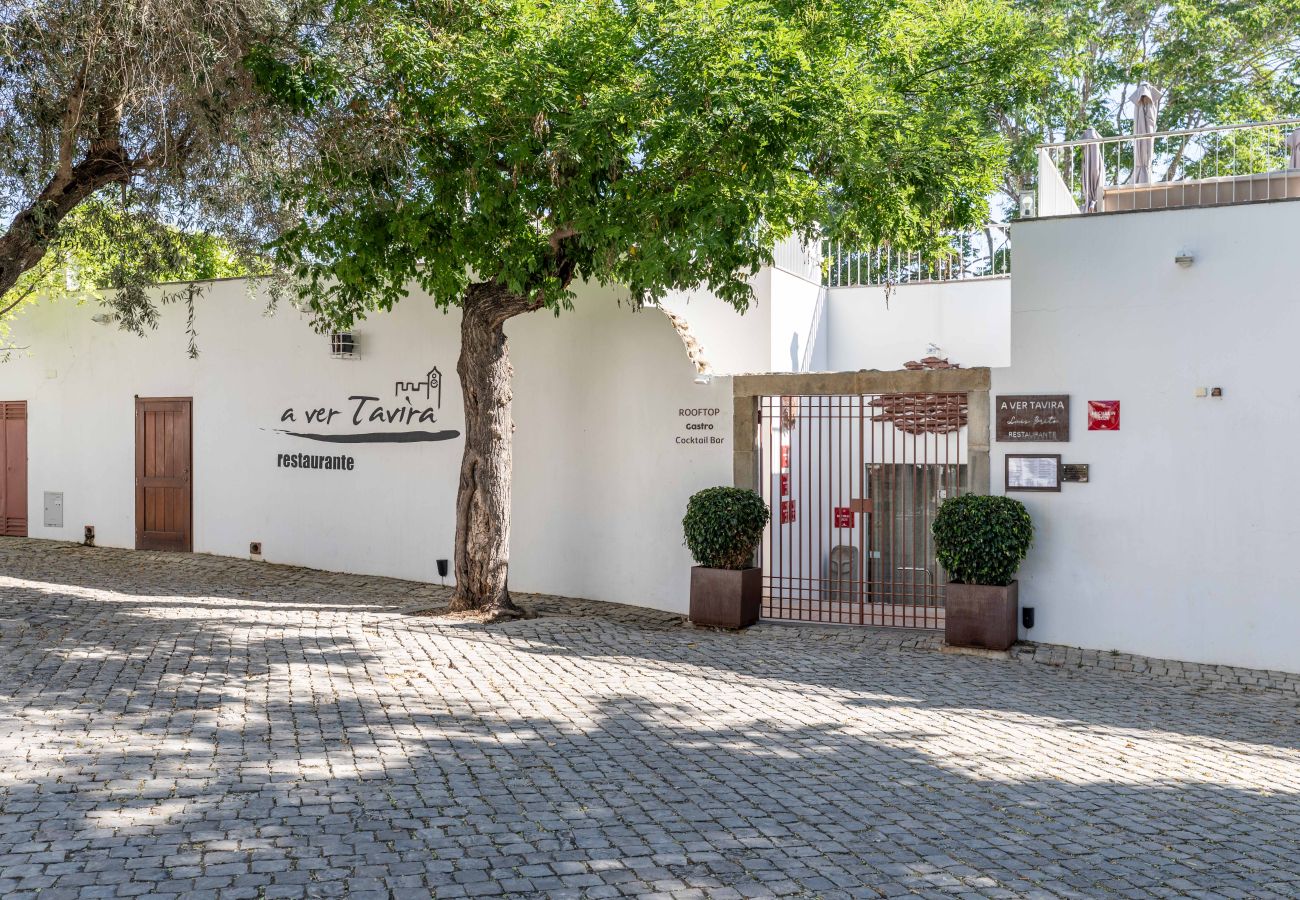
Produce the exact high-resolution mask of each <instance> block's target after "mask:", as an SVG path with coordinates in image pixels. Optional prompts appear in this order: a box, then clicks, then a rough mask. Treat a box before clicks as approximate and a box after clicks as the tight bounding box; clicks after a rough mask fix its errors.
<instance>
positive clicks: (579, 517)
mask: <svg viewBox="0 0 1300 900" xmlns="http://www.w3.org/2000/svg"><path fill="white" fill-rule="evenodd" d="M714 302H715V303H717V301H716V300H715V301H714ZM199 303H200V305H199V311H198V320H197V327H198V331H199V347H200V350H201V355H200V357H199V358H198V359H197V360H189V359H187V358H186V356H185V340H184V336H183V330H182V324H183V315H182V313H181V310H179V309H175V308H170V309H168V310H167V311H166V312H165V313H164V315H163V322H162V325H161V327H160V328H159V330H158V331H157V332H156V333H153V334H151V335H149V336H148V337H147V338H144V339H141V338H137V337H134V336H132V335H129V334H125V333H123V332H121V331H119V330H118V329H117V328H116V327H115V326H113V325H101V324H96V323H94V322H92V321H91V319H90V317H91V315H92V314H93V313H95V312H98V311H99V309H98V307H96V306H93V305H84V306H75V305H73V304H71V303H68V302H63V303H46V304H42V305H38V306H36V307H33V308H31V309H29V310H28V311H26V312H24V313H23V314H22V315H21V316H20V317H19V319H18V320H17V321H16V322H15V323H14V335H13V337H14V340H15V343H18V344H29V345H30V346H31V348H32V349H31V351H30V352H29V353H28V354H27V355H25V356H21V357H18V358H16V359H15V360H13V361H11V362H10V363H8V364H5V365H0V398H3V399H5V400H27V401H28V404H29V408H28V415H29V436H28V457H29V493H30V498H31V499H30V508H29V534H30V535H31V536H33V537H45V538H58V539H62V540H80V539H81V537H82V528H83V526H84V525H87V524H93V525H95V527H96V532H97V541H98V543H99V544H101V545H103V546H116V547H132V546H134V542H135V531H134V528H135V526H134V522H135V518H134V516H135V497H134V444H135V436H134V397H135V395H137V394H138V395H140V396H143V397H149V396H190V397H193V398H194V400H193V414H194V423H193V430H194V448H193V455H194V549H195V550H196V551H198V552H207V553H217V554H224V555H230V556H245V555H247V553H248V545H249V542H250V541H261V542H262V543H263V553H264V556H265V558H266V559H267V560H268V561H272V562H283V563H294V564H300V565H307V566H315V567H320V568H325V569H331V570H341V571H349V572H359V573H375V574H386V575H395V576H399V577H406V578H414V579H420V580H426V581H437V580H438V578H437V574H436V564H435V560H437V559H438V558H445V559H450V558H451V555H452V538H453V534H454V504H453V498H454V495H455V489H456V482H457V475H458V468H459V461H460V454H461V449H462V446H463V444H462V440H461V439H460V438H457V439H455V440H449V441H445V442H438V443H413V444H353V445H347V444H322V443H318V442H315V441H309V440H305V439H302V438H294V437H290V436H287V435H285V434H282V433H280V432H279V431H278V430H277V429H281V430H283V429H291V428H298V429H301V430H335V431H343V430H364V429H352V426H351V423H350V422H349V421H347V420H348V418H349V417H350V415H351V411H352V409H353V407H354V406H355V402H354V401H349V400H348V397H349V396H351V395H370V396H376V397H381V398H383V399H384V401H385V402H386V404H388V405H391V404H392V403H394V402H398V401H397V398H396V397H395V396H394V391H395V382H396V381H398V380H416V379H418V378H420V377H421V376H422V375H423V374H424V373H425V372H426V371H427V370H428V369H429V368H430V366H433V365H436V366H438V368H439V369H440V370H441V372H442V373H443V376H444V382H443V393H442V404H441V411H440V413H439V416H438V422H437V425H436V428H437V429H454V430H457V431H463V412H462V406H461V395H460V390H459V386H458V383H457V380H456V377H455V365H456V355H457V347H458V329H459V317H458V315H457V314H456V313H450V314H444V313H442V312H439V311H437V310H436V309H435V308H434V307H433V305H432V304H431V303H430V302H429V301H428V300H427V298H424V297H422V296H412V297H409V298H407V299H406V300H405V301H403V302H402V303H401V304H399V305H398V307H397V308H396V310H395V311H394V312H393V313H390V314H381V315H376V316H374V317H372V318H371V319H369V320H367V321H365V322H363V323H362V324H361V325H359V326H358V328H357V329H356V333H357V335H358V342H359V347H360V356H359V358H357V359H352V360H340V359H332V358H331V357H330V355H329V352H328V339H327V338H325V337H322V336H320V335H317V334H315V333H313V332H312V331H311V329H310V328H309V326H308V323H307V321H306V319H305V317H303V316H302V315H301V314H299V313H297V312H296V311H295V310H293V309H291V308H287V307H286V308H281V309H279V310H278V311H276V312H275V313H274V315H266V314H265V304H264V302H263V301H262V300H261V299H259V298H251V297H249V296H248V294H247V292H246V289H245V283H244V282H241V281H227V282H218V283H216V284H214V285H213V286H212V287H211V288H210V289H209V291H208V293H207V294H206V295H205V296H204V297H203V298H202V299H201V300H200V301H199ZM719 305H720V304H719ZM576 306H577V309H576V311H575V312H573V313H571V314H564V315H562V316H560V317H559V318H558V319H557V318H555V317H552V316H549V315H546V314H535V315H532V316H529V317H526V318H521V319H518V320H515V321H513V322H511V323H510V324H509V325H508V327H507V331H508V333H509V335H510V337H511V352H512V360H513V362H514V367H515V407H514V409H515V418H516V422H517V431H516V445H515V494H514V518H513V529H514V533H513V538H514V540H513V548H512V565H511V584H512V586H513V587H515V588H516V589H519V590H530V591H546V592H555V593H561V594H568V595H574V596H582V597H590V598H594V599H601V600H610V601H617V602H625V603H638V604H642V605H647V606H654V607H659V608H664V609H674V610H685V609H686V603H687V593H686V591H687V586H688V584H689V568H690V565H691V560H690V557H689V555H688V554H687V552H686V550H685V548H683V547H682V546H681V533H680V522H681V517H682V514H683V512H684V508H685V504H686V499H687V497H688V496H689V495H690V494H691V493H692V492H693V491H695V490H698V489H700V488H703V487H707V486H711V485H715V484H728V483H730V480H731V451H732V447H731V425H730V422H731V403H730V383H729V382H728V381H727V380H726V379H718V380H715V381H714V382H713V383H712V384H711V385H697V384H695V383H694V382H693V377H694V370H693V368H692V366H691V364H690V363H689V361H688V360H687V359H686V356H685V352H684V350H683V348H682V345H681V342H680V340H679V339H678V337H677V334H676V332H675V331H674V330H673V328H672V327H671V325H670V324H669V322H668V320H667V319H666V318H665V317H664V316H662V315H661V314H660V313H659V312H657V311H655V310H646V311H643V312H640V313H632V312H630V311H629V310H628V309H627V308H626V307H625V306H624V307H620V306H618V305H617V304H616V303H615V297H614V296H613V294H612V292H609V291H604V290H600V289H595V288H592V289H585V288H584V289H582V290H581V291H580V293H579V297H578V299H577V301H576ZM764 346H765V345H764ZM417 405H420V406H423V405H424V404H423V403H417ZM321 406H324V407H333V408H337V409H340V410H342V411H343V413H342V414H341V415H340V416H339V417H336V419H335V420H334V422H333V423H332V426H331V427H329V428H319V427H316V426H308V425H306V423H305V422H304V421H303V419H302V410H303V409H305V408H317V407H321ZM287 408H294V409H295V410H297V411H298V419H297V421H296V422H295V423H293V424H287V423H282V422H281V421H280V419H281V416H282V414H283V412H284V410H285V409H287ZM688 408H689V409H695V408H711V409H717V410H718V413H717V414H716V415H714V416H704V417H683V416H681V415H679V411H680V410H682V409H688ZM687 421H692V422H694V421H705V422H707V423H710V424H713V425H714V426H715V427H714V430H713V431H712V432H711V434H713V435H717V436H719V437H721V438H722V439H723V440H722V442H721V443H718V444H712V445H684V444H680V443H678V442H677V439H678V438H679V437H683V436H698V435H699V434H700V433H701V432H697V431H688V430H686V429H685V427H684V426H685V423H686V422H687ZM384 427H389V428H393V429H395V430H400V426H365V429H371V428H384ZM294 452H313V453H332V454H338V453H345V454H348V455H351V456H353V457H354V458H355V460H356V463H355V469H354V470H353V471H343V472H340V471H317V470H295V469H286V468H279V467H277V465H276V458H277V454H280V453H294ZM44 491H62V492H63V493H64V504H65V506H64V527H63V528H61V529H55V528H45V527H43V525H42V503H43V498H42V493H43V492H44Z"/></svg>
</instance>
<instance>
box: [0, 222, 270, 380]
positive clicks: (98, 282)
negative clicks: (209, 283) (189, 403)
mask: <svg viewBox="0 0 1300 900" xmlns="http://www.w3.org/2000/svg"><path fill="white" fill-rule="evenodd" d="M268 268H269V266H268V264H267V263H266V262H265V261H258V260H256V259H252V260H250V258H249V257H247V256H245V255H243V254H238V253H236V252H234V251H233V250H232V249H231V248H230V246H229V244H228V243H227V242H226V241H225V240H223V239H222V238H220V237H218V236H215V235H212V234H207V233H203V232H189V231H182V230H180V229H179V228H176V227H174V226H171V225H168V224H166V223H164V222H160V221H158V219H157V218H155V217H154V216H153V215H152V214H150V213H149V212H147V211H141V212H137V211H130V210H127V209H123V208H122V206H121V205H120V204H116V203H112V202H109V201H106V200H100V199H92V200H87V201H85V202H83V203H82V204H81V205H79V206H77V207H76V208H75V209H73V210H72V212H70V213H68V215H67V216H66V217H65V218H64V219H63V221H62V222H60V223H59V224H58V226H57V228H56V229H55V231H54V237H53V239H52V240H51V242H50V245H49V247H48V249H47V250H46V251H45V254H44V256H43V257H42V258H41V260H40V262H39V263H38V264H37V265H36V266H35V267H33V268H31V269H29V270H28V271H27V272H25V273H24V274H23V276H22V277H21V278H20V279H19V281H18V283H17V284H16V285H15V286H14V287H13V288H12V289H11V290H10V291H9V292H8V293H7V294H6V295H5V296H4V297H3V298H2V301H0V307H2V308H4V311H5V312H11V311H14V310H17V309H18V308H19V307H20V306H21V305H22V304H23V303H27V302H33V301H36V300H38V299H40V298H41V297H51V296H60V295H69V294H73V295H80V296H88V297H96V298H98V297H99V296H101V295H102V296H104V297H105V302H106V303H107V304H108V305H109V306H111V307H112V308H113V309H114V310H115V311H116V312H117V314H118V317H119V320H120V322H121V324H122V325H123V327H125V328H127V329H129V330H132V331H135V332H141V331H143V330H144V329H145V328H153V327H156V325H157V322H158V302H161V303H162V304H166V303H170V302H175V301H180V300H183V301H186V302H191V301H192V299H193V297H194V293H193V292H192V291H189V290H188V289H182V290H180V291H169V290H166V289H164V290H162V291H156V290H151V288H153V286H154V285H156V284H159V283H166V282H186V283H189V282H195V281H205V280H209V279H213V278H232V277H239V276H244V275H257V274H265V273H266V272H267V271H268ZM155 300H157V301H158V302H155ZM6 320H7V317H0V353H2V352H3V351H4V349H5V348H4V342H3V337H4V335H5V333H6V324H7V321H6ZM189 333H190V340H191V346H190V350H191V354H192V355H194V354H196V353H197V347H196V345H195V343H194V337H195V335H194V331H193V328H192V309H191V328H190V329H189Z"/></svg>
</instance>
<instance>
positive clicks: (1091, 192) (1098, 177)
mask: <svg viewBox="0 0 1300 900" xmlns="http://www.w3.org/2000/svg"><path fill="white" fill-rule="evenodd" d="M1083 137H1084V140H1094V139H1096V138H1100V137H1101V135H1099V134H1098V133H1097V129H1095V128H1089V129H1088V130H1087V131H1085V132H1084V133H1083ZM1104 174H1105V173H1104V171H1103V167H1102V163H1101V144H1085V145H1084V147H1083V211H1084V212H1086V213H1090V212H1101V197H1102V193H1101V192H1102V179H1103V177H1104Z"/></svg>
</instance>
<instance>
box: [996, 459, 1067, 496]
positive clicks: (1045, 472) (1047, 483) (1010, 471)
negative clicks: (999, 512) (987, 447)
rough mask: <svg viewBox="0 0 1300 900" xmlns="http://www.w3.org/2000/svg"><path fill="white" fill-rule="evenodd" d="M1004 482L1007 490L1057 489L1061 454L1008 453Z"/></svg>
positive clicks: (1058, 486)
mask: <svg viewBox="0 0 1300 900" xmlns="http://www.w3.org/2000/svg"><path fill="white" fill-rule="evenodd" d="M1004 483H1005V489H1006V490H1008V491H1059V490H1060V489H1061V454H1059V453H1008V454H1007V456H1006V481H1005V482H1004Z"/></svg>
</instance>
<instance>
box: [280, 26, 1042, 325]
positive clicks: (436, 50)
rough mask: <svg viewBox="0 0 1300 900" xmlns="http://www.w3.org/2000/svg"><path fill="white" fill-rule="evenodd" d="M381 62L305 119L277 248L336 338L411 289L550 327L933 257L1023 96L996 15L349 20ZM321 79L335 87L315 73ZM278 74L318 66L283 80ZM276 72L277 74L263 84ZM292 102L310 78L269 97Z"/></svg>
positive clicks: (1019, 65)
mask: <svg viewBox="0 0 1300 900" xmlns="http://www.w3.org/2000/svg"><path fill="white" fill-rule="evenodd" d="M338 11H339V15H340V16H342V17H343V18H344V21H348V22H356V23H357V25H356V29H357V32H358V34H361V35H366V36H367V37H366V38H365V39H366V40H368V41H369V42H370V48H371V49H370V50H369V51H368V52H367V54H366V55H367V56H368V58H371V59H373V60H374V64H373V65H372V66H370V67H369V68H367V69H366V70H365V71H364V73H363V75H361V76H358V77H355V78H351V79H348V80H347V81H346V83H345V84H344V85H343V86H342V87H339V86H338V85H337V84H336V83H335V82H331V83H330V84H329V85H328V88H327V89H326V90H324V91H322V92H320V96H319V97H317V98H316V101H315V103H314V105H313V106H312V110H311V117H312V118H313V119H314V124H313V129H314V133H315V135H316V138H317V140H318V142H319V143H318V146H319V147H320V149H319V152H318V153H317V155H316V156H315V157H314V158H313V159H312V160H310V162H309V164H308V165H306V166H305V167H304V168H303V169H302V170H301V171H299V172H298V173H296V174H297V177H296V179H294V180H293V181H292V183H289V182H286V190H287V192H288V194H289V197H290V198H291V199H292V200H293V201H295V202H297V203H300V204H301V208H302V209H303V211H304V216H303V218H302V222H301V224H300V225H299V227H297V228H296V229H294V230H293V231H292V232H290V233H289V234H288V235H287V236H286V237H285V238H284V239H283V240H282V241H280V242H279V243H278V244H277V254H278V257H279V259H280V260H281V261H283V262H284V263H286V264H287V265H288V266H290V267H292V268H294V269H295V271H296V272H297V274H298V275H299V276H300V277H301V279H302V280H303V282H304V283H305V285H306V288H305V291H304V293H305V294H306V296H307V297H308V298H309V299H310V300H311V302H312V304H313V305H314V308H315V310H316V312H317V313H318V315H319V316H320V317H321V318H322V319H324V320H327V321H329V322H331V323H333V324H336V325H346V324H348V323H349V322H351V321H352V320H354V319H356V318H358V317H360V316H364V315H365V313H366V311H367V310H370V309H374V308H385V309H386V308H388V307H390V306H391V305H392V304H393V303H394V302H396V301H397V300H399V299H400V298H401V297H402V296H404V295H405V292H406V290H407V287H408V286H409V284H410V283H411V282H413V281H414V282H417V283H418V284H420V285H421V287H423V288H424V289H425V290H426V291H428V292H429V293H430V294H431V295H432V296H433V297H434V299H435V301H436V302H437V303H439V304H440V305H443V306H447V305H453V304H457V303H460V302H461V301H462V298H463V295H464V292H465V289H466V287H467V285H468V284H469V283H470V281H471V279H479V280H483V281H489V280H494V281H496V282H498V283H500V284H502V285H504V286H506V287H507V288H509V289H510V290H511V291H512V292H514V293H515V294H517V295H520V296H524V297H528V298H530V299H531V300H532V301H533V302H534V303H535V304H536V306H538V307H545V308H549V309H552V310H559V309H562V308H564V307H566V306H567V305H568V303H569V301H570V300H571V297H572V293H571V290H570V285H571V284H572V282H573V281H575V280H583V279H586V280H589V281H592V282H597V283H601V284H617V285H621V286H623V287H625V288H627V289H628V290H629V291H630V293H631V295H632V297H633V298H635V299H637V300H646V299H653V298H657V297H660V296H662V295H663V294H665V293H666V292H667V291H669V290H672V289H685V288H692V287H695V286H697V285H701V284H702V285H705V286H707V287H708V288H709V289H711V290H712V291H713V292H714V293H715V294H716V295H717V296H719V297H720V298H722V299H723V300H724V301H726V302H728V303H731V304H732V305H734V306H735V307H737V308H739V309H744V308H745V307H746V306H747V305H748V303H749V302H750V299H751V291H750V284H749V281H748V277H749V276H750V275H751V274H752V273H753V272H755V271H756V270H757V268H758V267H759V266H760V265H762V264H764V263H766V262H769V261H770V259H771V251H772V247H773V245H774V243H775V242H777V241H779V240H781V239H783V238H785V237H786V236H788V235H790V234H792V233H794V232H796V231H798V232H802V233H803V234H805V235H811V229H812V228H813V227H814V226H815V225H816V224H817V223H820V224H821V226H822V227H823V229H824V232H825V233H826V234H827V235H828V236H829V237H831V238H843V239H844V240H846V241H850V242H853V241H860V240H868V241H878V240H882V239H893V240H897V241H906V242H908V243H911V244H922V243H925V242H927V241H931V240H935V239H937V235H938V233H939V230H940V229H941V228H944V227H957V226H962V225H968V224H971V223H975V222H978V221H980V220H982V219H983V218H984V217H985V215H986V209H987V197H988V195H989V194H990V193H991V192H992V190H993V189H994V187H995V184H996V175H997V173H998V172H999V171H1000V170H1001V168H1002V166H1003V163H1004V161H1005V157H1004V152H1003V146H1002V143H1001V141H1000V140H999V139H998V136H997V129H996V122H995V120H994V115H995V111H996V109H997V108H998V106H999V104H1001V103H1004V102H1005V101H1006V100H1007V98H1008V97H1014V96H1016V95H1018V94H1019V93H1020V92H1021V91H1022V89H1023V88H1025V87H1026V86H1028V85H1031V84H1033V83H1034V82H1035V78H1036V72H1035V71H1034V70H1033V69H1032V68H1031V66H1030V65H1029V63H1028V60H1027V57H1026V54H1025V53H1024V47H1026V46H1027V45H1028V44H1029V43H1030V35H1029V29H1028V27H1027V22H1026V18H1025V17H1024V16H1021V15H1018V14H1015V13H1013V12H1012V11H1011V10H1010V9H1009V8H1008V6H1007V5H1006V4H1004V3H1002V2H999V0H464V2H459V3H454V4H453V3H446V2H443V0H377V2H367V3H362V2H360V0H355V2H350V3H345V4H342V5H341V6H340V7H339V10H338ZM320 64H321V65H323V66H325V67H327V68H328V67H329V61H328V60H325V61H323V62H322V63H320ZM278 65H279V66H287V67H289V70H290V71H314V70H315V68H316V65H315V64H311V65H308V64H306V63H302V64H297V65H295V64H291V63H290V62H287V61H285V62H282V63H281V64H278ZM276 71H277V72H283V71H284V70H283V69H282V68H279V67H277V68H276ZM263 84H264V85H266V86H267V87H268V88H269V89H271V90H273V91H276V92H277V93H278V95H279V96H281V97H282V100H283V102H284V103H285V104H286V106H291V107H292V106H300V105H301V104H302V102H303V91H304V89H305V85H306V83H305V82H304V81H303V80H301V79H293V78H289V79H285V78H281V77H280V76H278V75H276V76H275V77H269V76H268V77H264V78H263Z"/></svg>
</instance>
